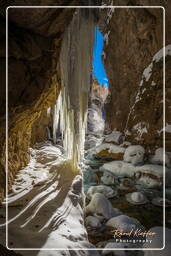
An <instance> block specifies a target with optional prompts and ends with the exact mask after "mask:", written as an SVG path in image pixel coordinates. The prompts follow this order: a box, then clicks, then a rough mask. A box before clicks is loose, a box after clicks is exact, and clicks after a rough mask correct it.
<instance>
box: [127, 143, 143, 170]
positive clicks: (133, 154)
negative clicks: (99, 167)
mask: <svg viewBox="0 0 171 256" xmlns="http://www.w3.org/2000/svg"><path fill="white" fill-rule="evenodd" d="M144 154H145V150H144V148H143V147H142V146H140V145H131V146H129V147H128V148H126V150H125V153H124V161H125V162H128V163H132V164H134V165H137V164H140V163H143V160H144Z"/></svg>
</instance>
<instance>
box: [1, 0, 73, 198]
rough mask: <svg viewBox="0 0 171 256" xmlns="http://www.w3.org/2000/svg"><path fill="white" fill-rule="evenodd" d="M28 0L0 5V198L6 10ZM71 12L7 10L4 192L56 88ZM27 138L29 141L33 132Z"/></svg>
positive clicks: (26, 155) (25, 156) (24, 157)
mask: <svg viewBox="0 0 171 256" xmlns="http://www.w3.org/2000/svg"><path fill="white" fill-rule="evenodd" d="M34 4H35V5H36V4H38V5H40V6H41V5H76V4H77V3H76V2H75V1H69V0H65V1H60V0H58V1H54V0H49V1H48V0H45V1H37V2H36V1H35V2H34ZM9 5H24V6H25V5H26V6H29V5H33V1H24V0H23V1H12V2H11V1H1V16H0V24H1V28H2V30H1V31H2V35H1V38H0V44H1V53H0V54H1V56H0V57H1V63H2V64H1V66H2V69H1V84H2V86H3V87H2V94H1V96H2V99H1V107H0V111H1V113H0V114H1V115H0V132H1V138H0V145H1V153H0V154H1V155H0V199H1V198H2V197H3V196H4V193H5V176H6V171H5V100H6V97H5V8H6V7H7V6H9ZM73 12H74V9H64V8H61V9H56V8H55V9H49V8H42V9H40V8H39V9H33V8H27V9H23V8H20V9H19V8H17V9H14V8H9V9H8V20H9V22H8V31H9V33H8V56H9V58H8V173H9V189H10V187H11V184H12V181H13V178H14V176H15V174H16V173H17V170H19V169H20V168H22V167H23V166H25V165H26V164H27V162H28V160H29V153H28V148H29V146H30V143H31V131H32V125H33V123H34V122H35V121H36V119H37V118H38V117H39V116H40V114H41V112H42V111H44V110H45V109H47V108H48V107H49V106H52V105H53V104H54V103H55V100H56V98H57V96H58V93H59V90H60V77H59V75H58V71H57V63H58V58H59V53H60V47H61V41H62V37H63V33H64V31H65V29H66V27H67V26H68V24H69V22H70V21H71V19H72V15H73ZM34 131H35V135H34V136H32V140H33V142H35V140H37V139H36V137H37V136H36V133H37V134H39V129H38V130H36V129H34Z"/></svg>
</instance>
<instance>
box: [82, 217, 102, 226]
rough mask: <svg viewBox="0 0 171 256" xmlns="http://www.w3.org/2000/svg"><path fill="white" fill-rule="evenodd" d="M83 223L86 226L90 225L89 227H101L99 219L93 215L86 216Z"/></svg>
mask: <svg viewBox="0 0 171 256" xmlns="http://www.w3.org/2000/svg"><path fill="white" fill-rule="evenodd" d="M85 225H86V226H87V227H91V228H100V227H101V223H100V220H99V219H98V218H97V217H95V216H88V217H86V219H85Z"/></svg>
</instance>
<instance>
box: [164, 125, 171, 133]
mask: <svg viewBox="0 0 171 256" xmlns="http://www.w3.org/2000/svg"><path fill="white" fill-rule="evenodd" d="M165 132H168V133H171V124H166V127H165Z"/></svg>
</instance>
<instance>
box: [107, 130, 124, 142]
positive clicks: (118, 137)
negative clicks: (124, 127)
mask: <svg viewBox="0 0 171 256" xmlns="http://www.w3.org/2000/svg"><path fill="white" fill-rule="evenodd" d="M123 140H124V136H123V134H122V133H121V132H119V131H113V132H112V133H110V134H108V135H106V137H105V139H104V142H107V143H113V144H118V145H119V144H121V143H123Z"/></svg>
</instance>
